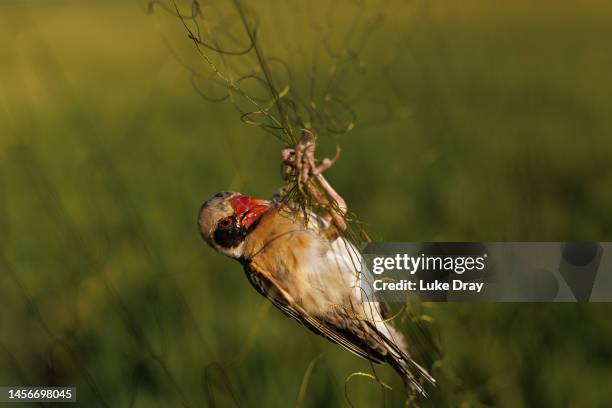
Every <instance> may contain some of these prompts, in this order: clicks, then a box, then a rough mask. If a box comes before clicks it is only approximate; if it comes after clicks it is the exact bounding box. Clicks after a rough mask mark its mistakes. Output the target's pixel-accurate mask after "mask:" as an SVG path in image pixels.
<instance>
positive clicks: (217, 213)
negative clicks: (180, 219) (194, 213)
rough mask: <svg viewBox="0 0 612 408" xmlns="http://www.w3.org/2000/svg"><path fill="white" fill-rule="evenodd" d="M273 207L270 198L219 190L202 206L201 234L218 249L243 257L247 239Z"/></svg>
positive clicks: (232, 256) (223, 252)
mask: <svg viewBox="0 0 612 408" xmlns="http://www.w3.org/2000/svg"><path fill="white" fill-rule="evenodd" d="M271 207H272V204H271V203H270V202H269V201H266V200H258V199H254V198H251V197H248V196H245V195H242V194H240V193H237V192H232V191H223V192H220V193H217V194H215V195H214V196H212V197H211V198H210V199H208V200H207V201H206V202H205V203H204V204H202V207H200V214H199V216H198V226H199V229H200V235H201V236H202V238H203V239H204V241H206V242H207V243H208V245H210V246H211V247H213V248H214V249H215V250H217V251H218V252H220V253H222V254H224V255H227V256H229V257H231V258H236V259H238V258H240V257H242V251H243V247H244V240H245V239H246V238H247V236H248V235H249V234H250V233H251V231H253V230H254V229H255V227H256V226H257V224H258V222H259V220H260V219H261V216H262V215H264V214H265V213H266V212H268V210H270V208H271Z"/></svg>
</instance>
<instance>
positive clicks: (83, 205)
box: [0, 0, 612, 407]
mask: <svg viewBox="0 0 612 408" xmlns="http://www.w3.org/2000/svg"><path fill="white" fill-rule="evenodd" d="M319 3H321V4H323V3H324V2H323V1H317V2H316V3H314V5H313V8H315V9H316V8H317V5H319ZM366 3H367V2H366ZM368 4H369V3H368ZM252 6H253V7H255V5H254V4H253V5H252ZM400 6H401V9H400V10H396V9H394V7H400ZM257 7H262V8H263V9H265V10H267V9H270V8H275V7H276V8H280V6H279V4H278V3H275V2H274V1H272V0H270V1H266V2H262V3H261V4H260V3H258V4H257ZM372 7H375V6H372ZM376 7H379V8H380V9H379V10H376V11H380V13H381V14H383V15H384V16H385V17H386V18H387V20H386V24H387V25H386V27H387V29H388V31H383V34H384V33H386V34H384V35H389V36H390V37H389V38H388V39H387V40H388V42H387V43H386V44H387V46H388V47H389V48H392V47H395V51H396V52H397V55H398V56H399V57H398V59H397V60H396V62H395V63H394V64H392V65H390V69H389V70H388V72H387V75H388V78H389V80H390V81H391V82H390V83H392V84H393V86H392V87H391V89H392V90H394V91H395V92H396V94H395V95H394V100H399V101H401V102H402V103H403V104H405V110H406V112H408V113H407V114H406V115H404V116H403V117H402V118H400V119H398V120H393V121H388V122H384V123H379V124H376V125H372V126H369V127H360V124H359V119H358V122H357V126H356V127H355V129H354V130H353V131H352V132H350V133H349V134H347V135H344V136H340V137H338V138H337V139H335V140H331V141H330V142H329V144H330V145H331V144H332V143H335V142H337V143H339V144H340V145H341V146H342V148H343V156H342V158H341V160H340V161H339V162H338V163H337V165H336V166H335V167H334V168H333V169H332V170H331V171H330V173H329V177H330V179H331V181H332V183H333V184H334V186H335V187H336V189H337V190H338V191H340V192H341V193H342V194H343V195H344V197H345V198H346V200H347V202H348V203H349V206H350V207H351V208H352V210H353V211H355V212H356V213H357V214H359V216H360V217H361V219H362V220H363V221H364V222H365V223H366V225H367V228H368V231H369V232H370V233H371V234H372V236H373V237H374V239H375V240H385V241H453V240H458V241H469V240H474V241H504V240H507V241H548V240H550V241H555V240H559V241H564V240H601V241H605V240H611V239H612V188H611V186H612V166H611V165H610V163H612V138H611V137H610V135H612V115H610V106H611V105H612V97H611V95H612V92H611V90H612V42H611V41H609V39H610V38H612V24H611V23H612V7H611V6H610V5H607V4H606V3H605V2H595V1H588V2H581V3H579V2H571V1H564V2H561V3H559V2H550V1H547V2H540V3H538V4H537V5H534V4H531V3H530V2H527V1H519V2H513V3H512V4H509V3H508V4H501V3H500V4H497V3H490V2H486V1H482V0H475V1H469V2H462V3H440V2H433V3H432V2H424V1H416V2H409V3H405V4H404V3H399V2H398V3H393V4H387V5H385V4H384V3H381V4H379V5H378V6H376ZM145 10H146V7H145V6H144V5H143V3H139V2H101V1H98V2H94V1H91V2H72V1H53V2H40V1H23V2H3V3H2V4H0V50H1V51H2V58H0V232H1V233H0V277H1V279H2V280H1V282H0V385H25V384H32V385H42V384H48V385H54V384H57V385H65V384H70V385H72V384H73V385H76V386H77V387H78V400H79V404H78V405H79V406H86V407H95V406H108V407H124V406H135V407H150V406H159V407H170V406H185V407H199V406H221V407H224V406H240V407H260V406H262V407H286V406H296V405H300V404H301V405H300V406H302V407H318V406H343V405H346V404H347V401H346V398H347V395H348V397H349V398H350V401H351V402H352V403H353V404H354V406H356V407H372V406H387V407H395V406H403V404H404V395H403V393H402V392H401V383H400V381H399V379H398V378H397V376H396V375H395V374H394V373H393V372H392V371H391V370H390V369H388V368H386V367H385V368H383V367H380V368H377V370H376V372H377V373H378V374H379V375H380V376H381V378H382V379H383V380H384V381H385V382H387V383H389V384H391V385H392V386H393V388H394V389H393V391H387V392H385V393H384V394H382V393H381V388H380V386H379V385H378V384H376V383H375V382H373V381H371V380H369V379H367V378H365V377H354V378H352V379H351V380H350V382H349V383H348V385H346V384H345V381H346V379H347V377H348V376H349V375H351V373H353V372H356V371H363V372H372V369H371V367H370V365H369V364H368V363H367V362H365V361H362V360H360V359H358V358H357V357H354V356H353V355H351V354H349V353H348V352H345V351H344V350H341V349H340V348H339V347H337V346H334V345H331V344H328V342H326V341H324V340H322V339H320V338H318V337H316V336H314V335H312V334H310V333H308V332H306V331H305V330H304V329H303V328H302V327H300V326H298V325H297V324H295V323H294V322H292V321H290V320H289V319H287V318H285V317H283V316H282V315H281V313H280V312H278V311H276V310H275V309H273V308H272V307H270V305H269V304H268V303H267V302H266V301H264V299H262V298H261V297H260V296H259V295H258V294H257V293H256V292H255V291H254V290H253V289H252V288H251V286H250V285H249V284H248V282H247V280H246V279H245V277H244V274H243V273H242V271H241V268H240V266H239V265H238V264H237V263H235V262H234V261H231V260H229V259H225V258H223V257H221V256H219V255H218V254H215V253H213V251H212V250H210V249H209V248H208V247H206V246H205V244H204V243H203V242H202V241H201V239H200V237H199V235H198V232H197V228H196V221H195V219H196V215H197V211H198V208H199V205H200V204H201V203H202V202H203V201H204V200H205V199H207V198H208V197H209V196H211V195H212V194H214V193H215V192H217V191H219V190H225V189H236V190H240V191H242V192H244V193H248V194H251V195H254V196H267V195H269V194H271V193H272V192H274V191H275V190H276V189H277V188H278V187H279V186H280V183H281V174H280V169H279V163H278V151H279V149H280V148H281V147H282V145H281V143H279V142H278V141H277V140H276V139H274V138H272V137H270V136H269V135H267V134H265V133H264V132H263V131H261V130H260V129H257V128H255V127H252V126H248V125H246V124H244V123H242V122H241V121H240V119H239V117H238V114H237V113H236V111H235V109H234V107H233V106H232V105H231V104H229V103H218V104H212V103H207V102H205V101H204V100H202V98H200V97H199V96H198V95H197V93H196V92H195V91H194V89H193V88H192V86H191V85H190V83H189V78H188V75H187V72H186V70H185V68H184V67H183V66H181V64H179V63H178V62H177V60H176V58H175V57H173V55H172V53H171V52H170V51H169V50H168V48H167V47H166V46H165V43H164V40H163V38H162V34H164V35H165V34H166V32H165V31H164V30H165V28H164V27H165V26H163V25H161V26H160V25H158V20H157V18H156V16H150V15H147V13H146V12H145ZM263 15H264V18H262V21H261V24H262V30H261V33H260V35H261V41H262V44H263V45H264V46H265V45H266V41H268V42H269V43H270V46H271V47H274V46H275V45H274V41H275V38H277V37H279V38H280V37H282V36H283V32H284V30H290V29H291V28H293V29H294V30H297V31H298V32H299V31H301V30H302V27H303V35H304V36H307V35H308V32H309V31H308V25H307V23H306V20H307V17H304V22H303V23H304V24H299V21H298V22H292V21H290V20H287V21H282V22H279V23H278V25H276V24H275V21H274V20H273V19H272V18H271V17H270V16H274V15H272V14H266V13H265V12H264V13H263ZM339 15H342V13H340V14H339ZM265 16H268V18H265ZM347 21H348V20H347ZM177 24H179V23H178V22H177ZM342 24H348V23H347V22H346V21H344V20H342V19H339V21H338V30H344V29H346V28H347V27H342ZM175 28H176V29H178V30H179V32H180V29H181V27H180V26H178V25H176V26H175ZM390 33H399V34H398V35H397V36H393V37H391V36H392V34H390ZM168 35H170V33H168ZM173 35H174V36H173V37H172V41H179V42H180V41H184V42H185V46H186V47H188V46H190V44H189V40H188V39H187V38H186V37H182V36H181V35H180V34H179V35H178V36H177V35H175V34H173ZM378 40H380V38H379V39H378ZM382 40H385V38H382ZM374 50H375V51H372V52H371V53H370V54H368V55H367V56H368V57H369V61H373V62H374V64H376V61H378V58H381V60H382V56H381V55H382V54H383V51H384V50H385V47H384V46H383V47H379V48H375V49H374ZM379 54H380V55H379ZM293 68H294V69H295V70H297V71H298V72H299V69H300V68H299V67H293ZM303 75H304V76H307V75H308V70H307V69H306V67H305V68H304V71H303ZM356 85H357V84H356ZM358 85H359V86H362V87H363V85H364V84H358ZM378 85H379V84H377V83H372V84H371V86H372V92H374V88H377V87H378ZM347 86H351V84H348V85H347ZM364 98H366V99H367V94H366V96H364ZM402 106H403V105H402ZM403 108H404V107H403ZM328 147H329V146H328ZM329 151H331V149H330V150H329ZM424 308H425V310H426V313H427V314H428V315H430V316H432V317H433V327H434V330H435V331H436V332H437V333H439V336H440V339H441V344H442V349H443V351H444V360H443V361H444V364H443V368H440V369H438V370H437V371H436V370H434V375H436V376H437V377H438V378H439V379H440V382H441V384H440V387H439V389H438V390H431V392H430V394H431V397H430V398H429V399H428V400H419V402H418V403H419V405H422V406H465V407H471V406H475V407H479V406H502V407H521V406H547V407H548V406H550V407H558V406H569V407H604V406H612V393H610V391H609V386H610V384H612V348H611V345H612V320H611V319H610V313H611V312H612V308H611V307H610V306H609V305H606V304H520V305H515V304H436V305H425V306H424ZM405 324H409V323H405ZM319 355H322V357H321V358H319V359H317V357H318V356H319ZM313 362H314V363H313ZM311 363H313V364H314V365H313V366H312V371H311V374H310V376H309V377H308V376H306V377H305V373H306V372H307V369H308V367H309V365H310V364H311ZM305 378H307V379H308V381H304V379H305ZM301 388H302V391H300V390H301ZM300 395H301V396H300Z"/></svg>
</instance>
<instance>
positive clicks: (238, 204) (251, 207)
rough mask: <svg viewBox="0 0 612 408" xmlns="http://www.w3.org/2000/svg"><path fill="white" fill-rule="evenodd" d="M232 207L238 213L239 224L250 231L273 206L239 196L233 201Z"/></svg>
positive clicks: (262, 201)
mask: <svg viewBox="0 0 612 408" xmlns="http://www.w3.org/2000/svg"><path fill="white" fill-rule="evenodd" d="M230 202H231V204H232V207H233V208H234V211H236V218H237V219H238V222H239V223H240V224H241V225H242V226H243V227H244V228H246V229H249V228H250V227H251V225H253V223H254V222H255V221H257V220H258V219H259V217H261V216H262V215H264V214H265V213H266V212H267V211H268V210H269V209H270V208H271V206H270V205H269V204H266V201H264V200H258V199H255V198H251V197H247V196H245V195H239V196H237V197H234V198H232V199H231V201H230Z"/></svg>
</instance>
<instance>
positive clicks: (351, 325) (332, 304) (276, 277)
mask: <svg viewBox="0 0 612 408" xmlns="http://www.w3.org/2000/svg"><path fill="white" fill-rule="evenodd" d="M282 156H283V161H284V163H285V164H286V165H288V166H292V167H294V168H298V167H299V170H300V171H303V174H304V180H303V181H305V182H306V183H312V181H313V180H309V179H311V178H312V179H314V180H316V181H318V182H319V183H320V184H319V187H320V188H321V189H322V190H323V191H325V192H326V193H327V194H328V195H329V197H331V198H332V199H333V200H334V201H335V202H336V204H337V206H334V208H333V209H332V208H330V209H329V213H330V214H329V216H327V217H319V216H317V215H315V214H314V213H307V214H308V215H307V216H308V217H309V220H308V222H305V221H306V220H305V217H306V216H305V215H304V212H303V211H301V210H300V209H298V208H293V207H292V206H291V205H287V204H284V203H281V202H279V201H278V200H275V199H271V200H259V199H254V198H251V197H247V196H245V195H242V194H240V193H237V192H229V191H225V192H220V193H218V194H215V195H214V196H213V197H212V198H210V199H209V200H207V201H206V202H205V203H204V204H203V205H202V207H201V209H200V214H199V220H198V224H199V229H200V234H201V235H202V238H203V239H204V240H205V241H206V242H207V243H208V244H209V245H210V246H211V247H212V248H214V249H215V250H216V251H218V252H220V253H222V254H224V255H227V256H229V257H231V258H233V259H236V260H237V261H239V262H240V263H241V264H242V265H243V267H244V271H245V272H246V276H247V277H248V279H249V281H250V282H251V284H252V285H253V286H254V287H255V289H256V290H257V291H258V292H259V293H260V294H261V295H263V296H265V297H266V298H267V299H269V300H270V301H271V302H272V303H273V304H274V306H276V307H277V308H278V309H280V310H281V311H282V312H283V313H284V314H285V315H287V316H289V317H291V318H292V319H295V320H296V321H298V322H299V323H301V324H302V325H304V326H305V327H307V328H308V329H310V330H312V331H313V332H315V333H316V334H319V335H321V336H323V337H325V338H327V339H329V340H331V341H333V342H334V343H337V344H339V345H341V346H343V347H345V348H346V349H348V350H350V351H352V352H353V353H355V354H357V355H358V356H361V357H363V358H366V359H368V360H370V361H373V362H375V363H382V362H386V363H389V364H390V365H391V366H392V367H393V368H394V369H395V370H396V371H397V372H398V373H399V374H400V375H401V376H402V377H403V379H404V381H405V383H406V384H407V385H408V386H409V387H410V388H411V389H413V390H415V391H417V392H419V393H422V394H425V392H424V389H423V386H422V381H421V379H425V380H427V381H429V382H430V383H432V384H434V383H435V380H434V379H433V378H432V376H431V375H429V373H428V372H427V371H426V370H425V369H424V368H422V367H421V366H419V365H418V364H417V363H416V362H415V361H414V360H413V359H412V358H411V357H410V355H409V354H408V351H407V349H406V344H405V341H404V337H403V335H402V334H401V333H400V332H399V331H397V330H396V329H394V328H393V327H392V326H391V325H390V324H388V323H387V322H386V321H385V310H384V307H383V305H381V304H379V303H378V302H375V301H372V300H370V299H368V298H367V297H366V295H365V294H364V292H363V291H362V289H361V288H360V284H359V272H360V269H361V260H360V257H359V253H358V251H357V249H356V248H355V247H354V246H353V245H352V244H351V243H350V242H349V241H347V240H346V239H345V238H343V237H342V236H341V234H339V233H338V232H339V230H341V229H343V228H345V224H344V223H343V221H342V220H341V219H340V217H338V216H337V214H334V212H344V211H345V210H346V205H345V204H344V200H342V198H341V197H340V196H339V195H338V194H337V193H336V192H335V191H334V190H333V189H332V188H331V186H330V185H329V184H328V183H327V182H326V181H325V179H324V178H323V176H322V174H321V173H322V171H323V170H325V168H327V167H329V166H331V164H333V161H334V160H328V159H326V160H324V161H323V164H322V165H320V166H319V167H316V166H315V165H314V141H312V140H308V139H307V141H306V142H305V143H304V142H301V143H300V144H298V146H297V147H296V149H285V150H284V151H283V154H282ZM336 158H337V155H336ZM303 166H305V167H307V168H306V170H304V169H303ZM311 185H312V184H311ZM315 194H316V193H315Z"/></svg>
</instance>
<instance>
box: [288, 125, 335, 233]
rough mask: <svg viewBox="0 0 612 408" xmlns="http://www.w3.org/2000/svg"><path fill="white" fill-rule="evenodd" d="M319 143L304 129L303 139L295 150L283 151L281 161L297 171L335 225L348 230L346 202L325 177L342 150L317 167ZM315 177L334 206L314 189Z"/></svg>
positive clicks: (303, 183) (300, 181)
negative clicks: (312, 181)
mask: <svg viewBox="0 0 612 408" xmlns="http://www.w3.org/2000/svg"><path fill="white" fill-rule="evenodd" d="M316 148H317V142H316V137H315V135H314V134H313V133H312V132H311V131H310V130H308V129H302V138H301V139H300V140H299V142H298V143H297V145H296V146H295V147H294V148H286V149H283V150H281V159H282V161H283V164H285V165H286V166H289V167H291V168H293V169H295V170H296V171H297V173H298V181H299V183H301V184H302V185H304V186H306V188H307V189H308V191H309V193H310V194H311V196H312V197H313V198H314V199H315V200H316V201H317V202H318V203H319V204H320V205H321V206H323V207H324V208H326V209H327V211H328V213H329V214H330V216H331V217H332V220H333V222H334V224H335V225H336V226H337V227H338V228H339V229H340V230H344V229H346V222H345V221H344V219H343V215H344V214H345V213H346V211H347V207H346V202H345V201H344V199H343V198H342V197H341V196H340V195H339V194H338V193H337V192H336V190H334V189H333V187H332V186H331V185H330V184H329V183H328V182H327V180H326V179H325V178H324V177H323V172H325V171H326V170H327V169H329V168H330V167H332V166H333V165H334V163H335V162H336V161H337V160H338V158H339V157H340V148H339V147H336V154H335V155H334V157H332V158H331V159H329V158H325V159H323V160H321V162H320V164H319V165H317V163H316V159H315V152H316ZM311 177H313V178H315V179H316V180H317V181H318V184H319V186H320V187H321V189H322V190H323V191H324V192H325V193H326V194H327V196H328V197H329V198H330V199H331V200H333V203H332V205H331V206H330V205H329V202H327V200H326V199H325V197H324V196H323V195H321V194H320V192H319V190H317V189H316V188H314V187H313V184H312V183H310V178H311Z"/></svg>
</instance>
